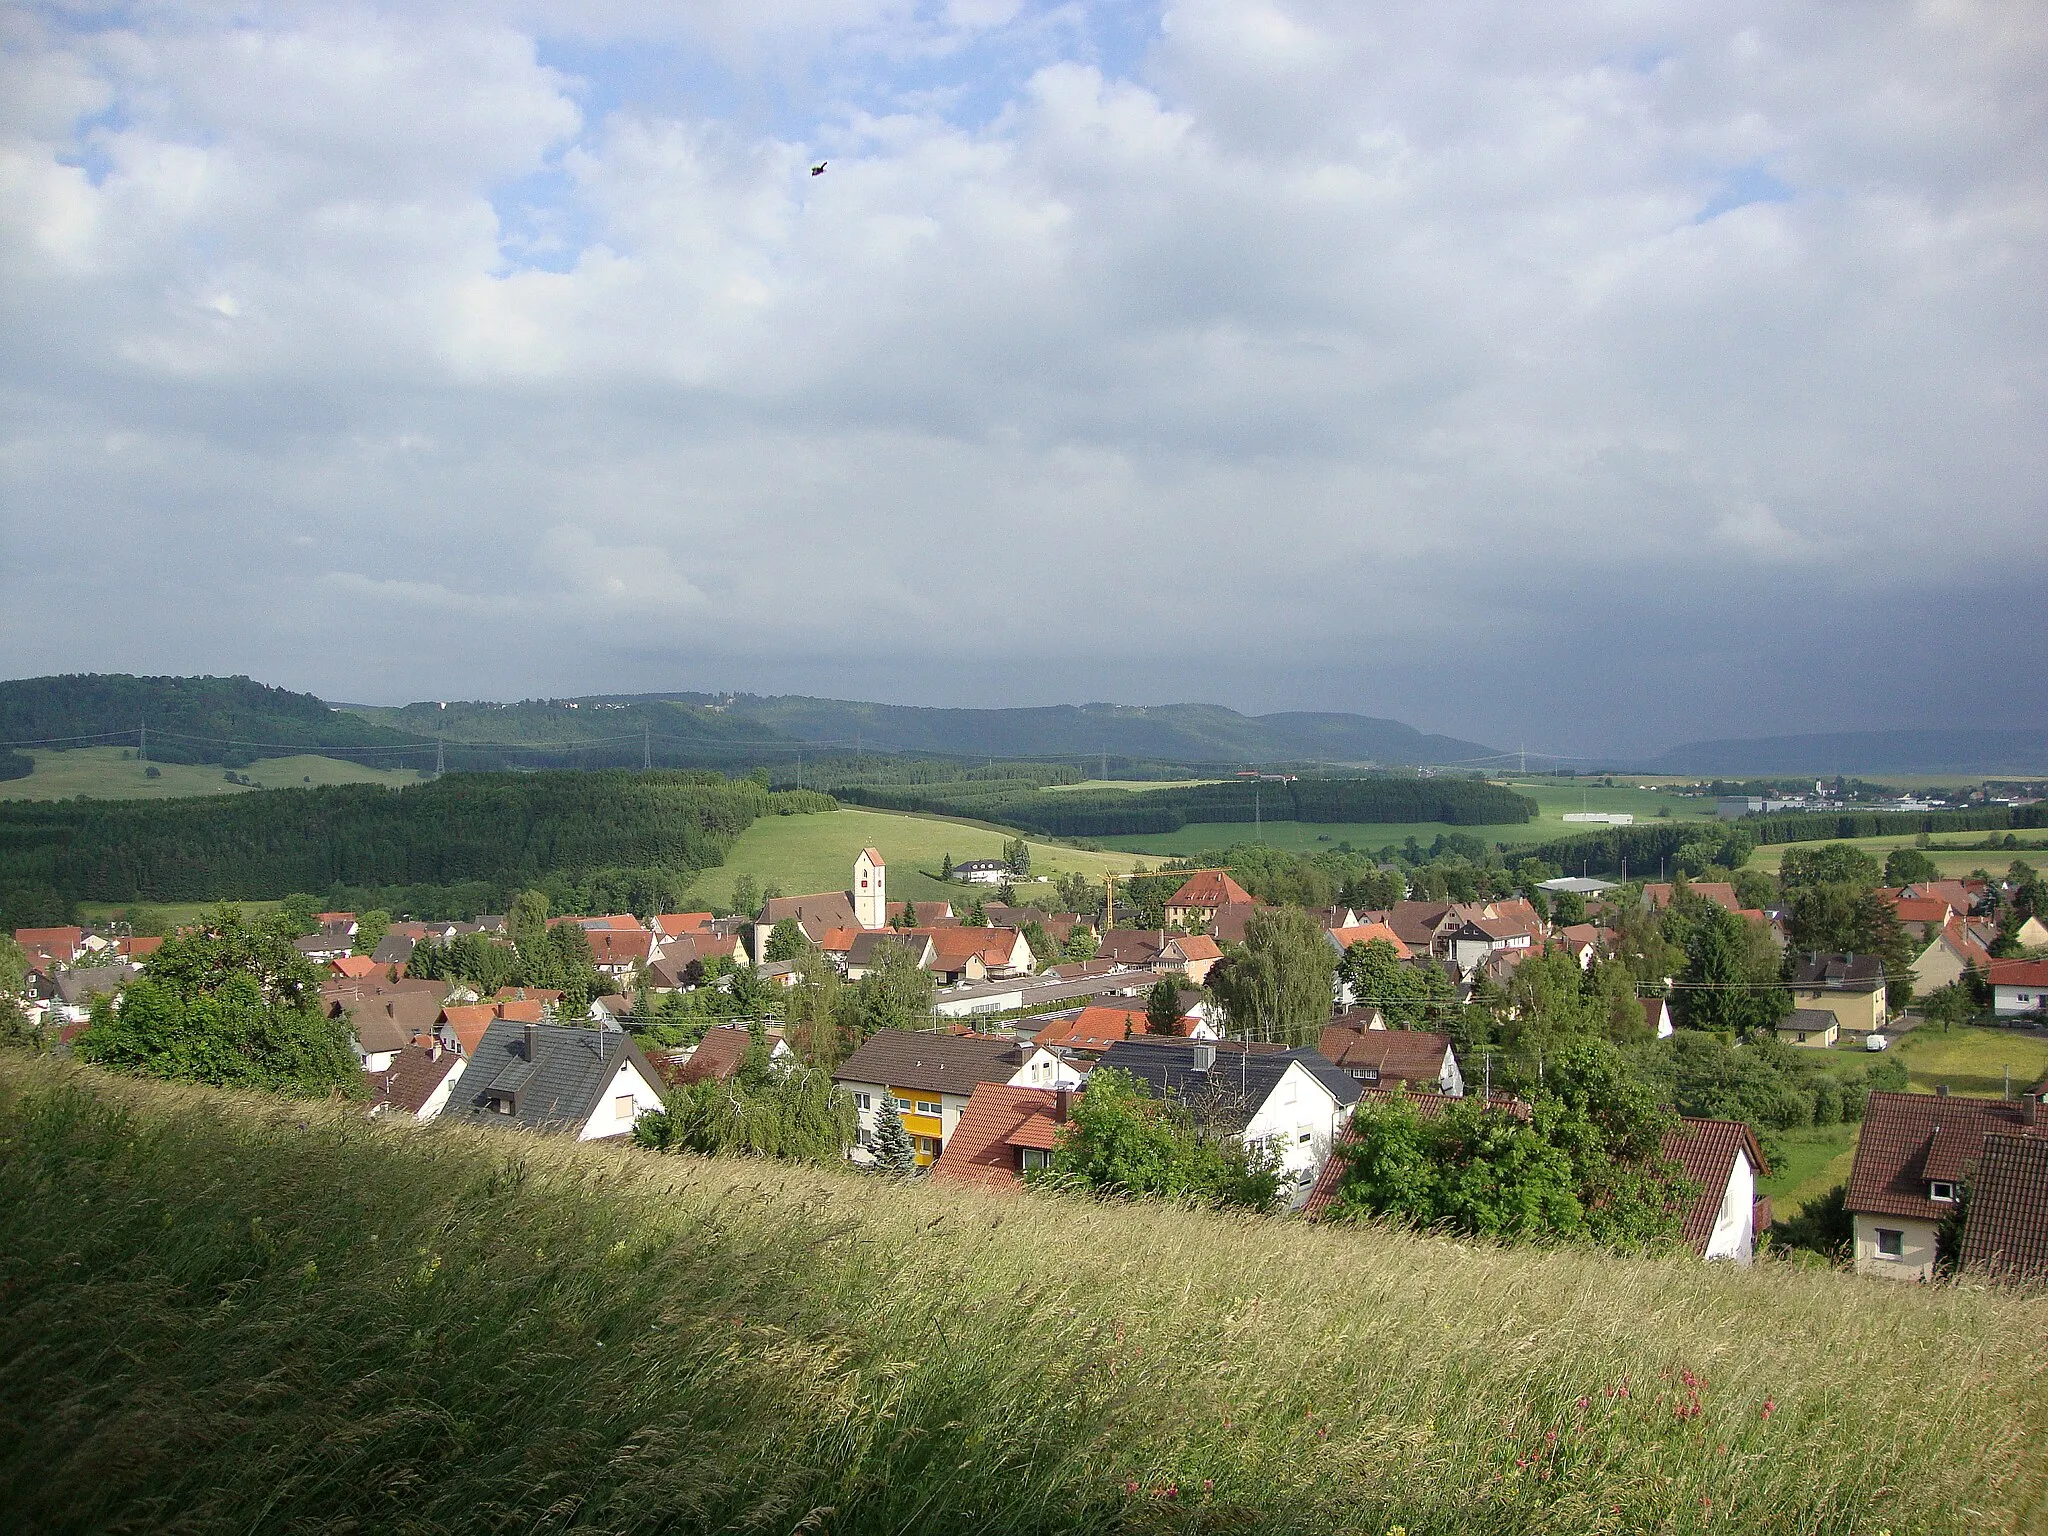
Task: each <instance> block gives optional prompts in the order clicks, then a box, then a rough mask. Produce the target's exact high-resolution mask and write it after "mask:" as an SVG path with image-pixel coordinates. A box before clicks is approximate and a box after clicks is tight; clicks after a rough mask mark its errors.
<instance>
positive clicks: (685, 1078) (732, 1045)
mask: <svg viewBox="0 0 2048 1536" xmlns="http://www.w3.org/2000/svg"><path fill="white" fill-rule="evenodd" d="M746 1055H747V1029H746V1026H745V1025H744V1024H720V1025H717V1026H715V1027H714V1028H711V1029H708V1030H706V1031H705V1032H704V1038H703V1039H702V1040H700V1041H699V1042H698V1043H697V1049H696V1050H694V1051H692V1052H691V1053H690V1059H689V1060H688V1061H685V1062H682V1063H680V1064H676V1065H672V1066H665V1065H664V1064H663V1058H654V1068H655V1070H656V1071H657V1072H659V1073H660V1074H661V1075H662V1077H664V1078H665V1079H667V1080H668V1081H669V1082H670V1083H672V1084H675V1085H676V1086H678V1087H680V1086H682V1085H683V1084H686V1083H701V1082H703V1081H704V1080H705V1079H706V1078H713V1079H716V1080H717V1081H719V1082H721V1083H722V1082H724V1081H725V1080H726V1079H727V1078H728V1077H731V1076H732V1075H733V1073H735V1072H737V1071H738V1070H739V1067H740V1063H741V1062H742V1061H744V1060H745V1059H746Z"/></svg>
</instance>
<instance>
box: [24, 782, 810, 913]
mask: <svg viewBox="0 0 2048 1536" xmlns="http://www.w3.org/2000/svg"><path fill="white" fill-rule="evenodd" d="M833 806H834V802H833V801H832V799H831V798H830V797H829V796H825V795H819V794H816V793H812V792H808V791H801V792H771V791H769V790H768V789H766V788H765V787H764V786H763V785H761V784H760V783H759V782H757V781H755V780H752V779H727V778H725V777H723V776H722V775H719V774H716V773H710V772H673V771H670V772H663V771H657V772H653V773H633V772H624V771H608V772H602V773H585V774H570V773H533V774H513V773H499V774H461V775H454V776H450V777H446V778H442V779H437V780H435V781H433V782H431V783H427V784H418V785H411V786H408V787H406V788H404V789H401V790H396V791H393V790H387V789H383V788H380V787H377V786H374V785H339V786H334V787H329V788H321V789H286V790H274V791H269V792H266V793H264V794H259V795H235V796H221V797H218V798H213V797H206V798H194V799H189V800H165V801H118V800H115V801H95V800H72V801H15V802H10V803H6V804H0V907H4V908H5V909H6V920H7V921H10V922H27V921H33V920H34V917H33V916H25V915H21V914H23V913H24V912H25V911H27V910H28V909H47V908H48V907H49V906H50V905H52V904H55V905H57V906H60V907H61V906H63V905H64V904H66V903H75V902H77V901H80V900H90V901H204V900H215V899H221V898H225V897H245V898H251V899H261V898H273V897H281V896H284V895H287V894H289V893H291V892H294V891H324V890H329V889H332V888H335V887H337V886H339V887H344V888H349V887H354V888H368V889H382V888H389V887H403V886H410V885H430V886H436V887H447V886H454V885H459V884H462V883H464V882H493V883H496V884H498V885H499V886H501V887H502V886H503V885H504V884H506V883H508V882H516V883H518V884H519V885H522V886H523V885H527V884H531V883H533V882H535V881H537V880H539V879H540V878H542V877H543V876H546V875H549V874H553V873H560V872H568V873H570V874H577V873H581V872H585V871H591V870H604V869H612V870H621V869H646V868H660V869H665V870H671V871H676V872H679V873H687V872H690V871H694V870H700V869H705V868H709V867H711V866H713V865H716V864H719V863H721V862H723V860H724V858H725V856H726V853H727V851H728V850H729V849H730V848H731V846H732V843H733V840H734V839H735V838H737V837H738V836H739V834H740V833H741V832H743V831H745V830H746V828H747V827H748V826H750V825H751V824H752V823H753V821H754V820H755V819H756V818H757V817H760V816H763V815H774V814H794V813H803V812H811V811H821V810H830V809H832V808H833ZM36 915H40V910H38V912H37V914H36Z"/></svg>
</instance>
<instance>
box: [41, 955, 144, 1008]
mask: <svg viewBox="0 0 2048 1536" xmlns="http://www.w3.org/2000/svg"><path fill="white" fill-rule="evenodd" d="M141 974H142V969H141V967H140V966H134V965H95V966H90V967H88V968H86V969H84V970H76V971H59V972H58V973H57V975H56V977H55V978H54V981H53V985H54V986H55V988H56V991H57V1001H58V1002H60V1003H63V1004H65V1005H67V1006H69V1007H74V1008H76V1007H83V1006H84V1005H85V1004H86V1003H89V1002H91V1001H92V999H93V998H94V997H96V996H97V995H98V994H100V993H102V992H118V991H120V990H121V989H122V988H123V987H125V986H127V985H128V983H129V982H131V981H133V980H134V979H135V978H136V977H137V976H140V975H141Z"/></svg>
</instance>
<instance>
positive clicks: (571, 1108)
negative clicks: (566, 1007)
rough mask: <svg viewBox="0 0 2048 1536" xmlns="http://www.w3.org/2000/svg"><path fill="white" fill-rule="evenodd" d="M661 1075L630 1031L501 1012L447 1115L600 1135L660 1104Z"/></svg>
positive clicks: (622, 1131) (627, 1125)
mask: <svg viewBox="0 0 2048 1536" xmlns="http://www.w3.org/2000/svg"><path fill="white" fill-rule="evenodd" d="M659 1082H660V1079H659V1078H658V1077H657V1076H656V1075H655V1071H654V1068H653V1067H652V1066H651V1065H649V1063H648V1060H647V1058H646V1057H645V1056H643V1055H642V1054H641V1053H640V1047H639V1046H637V1045H635V1044H634V1043H633V1039H632V1037H631V1036H630V1035H623V1034H618V1033H615V1032H614V1031H612V1030H609V1029H605V1028H602V1027H599V1028H595V1029H592V1028H588V1027H585V1026H580V1025H570V1024H522V1023H515V1022H513V1021H512V1020H510V1019H500V1020H498V1021H497V1022H496V1023H494V1024H492V1025H491V1026H490V1027H489V1028H488V1029H486V1030H485V1031H484V1034H483V1038H482V1039H481V1040H480V1041H478V1043H477V1047H476V1049H475V1050H474V1051H473V1052H472V1053H471V1054H470V1063H469V1066H468V1068H467V1070H465V1071H464V1072H463V1074H462V1078H461V1081H460V1082H459V1083H458V1084H457V1085H456V1087H455V1089H454V1091H452V1092H451V1093H450V1095H449V1102H448V1107H447V1108H446V1109H445V1110H444V1111H443V1112H442V1114H443V1117H444V1118H446V1119H449V1120H454V1121H459V1122H461V1123H463V1124H469V1125H508V1126H520V1127H523V1128H525V1129H527V1130H534V1131H548V1132H553V1133H555V1134H559V1135H571V1136H574V1137H575V1138H576V1139H577V1140H578V1141H600V1140H603V1139H605V1138H607V1137H612V1136H624V1135H626V1134H627V1133H628V1132H630V1131H631V1130H632V1129H633V1122H634V1121H636V1120H638V1119H639V1118H640V1116H642V1115H644V1114H648V1113H650V1112H651V1111H654V1110H657V1109H660V1108H661V1107H662V1099H661V1090H660V1088H659V1086H658V1084H659Z"/></svg>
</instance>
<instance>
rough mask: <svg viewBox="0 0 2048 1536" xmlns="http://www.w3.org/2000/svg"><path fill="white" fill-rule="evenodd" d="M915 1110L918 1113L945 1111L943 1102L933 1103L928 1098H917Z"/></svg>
mask: <svg viewBox="0 0 2048 1536" xmlns="http://www.w3.org/2000/svg"><path fill="white" fill-rule="evenodd" d="M917 1112H918V1113H919V1114H920V1115H943V1114H944V1113H945V1112H946V1106H945V1105H944V1104H934V1103H933V1102H931V1101H930V1100H929V1099H919V1100H918V1101H917Z"/></svg>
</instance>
